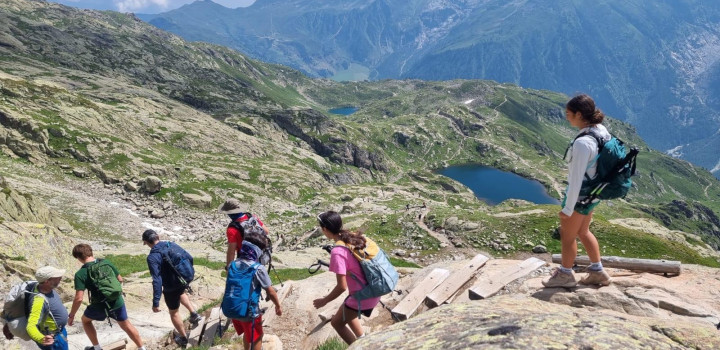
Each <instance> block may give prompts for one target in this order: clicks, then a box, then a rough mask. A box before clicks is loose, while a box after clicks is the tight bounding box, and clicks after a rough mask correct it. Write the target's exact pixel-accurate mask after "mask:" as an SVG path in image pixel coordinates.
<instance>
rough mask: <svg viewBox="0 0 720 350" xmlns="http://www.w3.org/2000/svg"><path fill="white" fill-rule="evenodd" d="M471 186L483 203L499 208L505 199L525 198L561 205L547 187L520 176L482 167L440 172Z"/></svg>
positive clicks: (458, 166) (447, 169)
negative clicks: (499, 204) (548, 191)
mask: <svg viewBox="0 0 720 350" xmlns="http://www.w3.org/2000/svg"><path fill="white" fill-rule="evenodd" d="M438 173H439V174H441V175H444V176H447V177H449V178H452V179H453V180H456V181H458V182H460V183H462V184H463V185H465V186H467V187H469V188H470V189H471V190H472V191H473V193H475V196H476V197H478V198H479V199H480V200H482V201H483V202H485V203H487V204H490V205H496V204H498V203H500V202H502V201H504V200H506V199H510V198H514V199H523V200H526V201H529V202H533V203H535V204H559V203H560V202H559V201H558V200H557V199H555V198H553V197H550V195H548V193H547V191H546V190H545V187H544V186H543V185H542V184H541V183H539V182H537V181H535V180H529V179H526V178H524V177H522V176H520V175H517V174H513V173H510V172H506V171H501V170H498V169H495V168H491V167H487V166H483V165H457V166H451V167H448V168H445V169H441V170H439V171H438Z"/></svg>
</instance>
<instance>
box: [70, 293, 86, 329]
mask: <svg viewBox="0 0 720 350" xmlns="http://www.w3.org/2000/svg"><path fill="white" fill-rule="evenodd" d="M84 295H85V291H84V290H76V291H75V298H73V303H72V307H70V314H69V315H68V325H69V326H72V325H73V322H75V321H74V319H75V314H76V313H77V311H78V309H80V305H81V304H82V301H83V296H84Z"/></svg>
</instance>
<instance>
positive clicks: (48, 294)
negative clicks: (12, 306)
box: [26, 266, 68, 350]
mask: <svg viewBox="0 0 720 350" xmlns="http://www.w3.org/2000/svg"><path fill="white" fill-rule="evenodd" d="M63 275H65V270H62V269H58V268H56V267H52V266H43V267H41V268H39V269H38V270H37V271H35V279H37V282H38V283H37V286H36V287H35V288H34V289H33V292H32V293H29V294H27V298H29V299H28V300H26V301H27V305H29V306H30V313H29V315H28V323H27V328H26V330H27V332H28V335H29V336H30V338H31V339H32V340H34V341H35V343H36V344H37V345H38V347H40V349H43V350H67V349H68V343H67V331H66V330H65V325H66V324H67V321H68V311H67V309H66V308H65V306H64V305H63V303H62V300H61V298H60V295H59V294H58V293H57V291H55V288H57V287H58V286H59V285H60V280H62V277H63Z"/></svg>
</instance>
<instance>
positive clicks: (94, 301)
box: [68, 243, 145, 350]
mask: <svg viewBox="0 0 720 350" xmlns="http://www.w3.org/2000/svg"><path fill="white" fill-rule="evenodd" d="M72 255H73V257H74V258H75V259H77V260H78V261H80V262H81V263H82V264H83V265H82V267H81V268H80V270H78V272H76V273H75V299H74V300H73V304H72V308H71V309H70V315H69V316H68V325H70V326H72V324H73V321H74V318H75V313H76V312H77V311H78V309H79V308H80V304H81V303H82V300H83V295H84V293H85V290H86V289H87V290H88V291H89V292H90V305H88V307H87V308H86V309H85V312H84V313H83V316H82V318H81V321H82V325H83V329H84V330H85V334H87V336H88V338H89V339H90V342H92V345H91V346H87V347H85V350H101V349H102V348H101V347H100V345H99V344H100V342H99V341H98V337H97V331H96V330H95V326H93V324H92V321H104V320H105V319H106V318H112V319H114V320H115V321H117V324H118V325H119V326H120V328H121V329H122V330H123V331H125V333H127V335H128V336H129V337H130V339H131V340H132V341H133V342H134V343H135V345H136V346H137V347H138V350H145V346H143V342H142V339H140V334H139V333H138V331H137V329H135V327H134V326H133V325H132V323H130V320H129V319H128V316H127V310H126V309H125V301H124V300H123V297H122V284H121V283H122V276H120V272H118V269H117V267H115V265H113V264H112V263H111V262H109V261H107V260H105V259H95V257H94V256H93V251H92V247H90V246H89V245H87V244H84V243H83V244H78V245H76V246H75V247H74V248H73V251H72ZM108 322H110V320H108Z"/></svg>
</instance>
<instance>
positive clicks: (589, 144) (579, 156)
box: [562, 124, 611, 216]
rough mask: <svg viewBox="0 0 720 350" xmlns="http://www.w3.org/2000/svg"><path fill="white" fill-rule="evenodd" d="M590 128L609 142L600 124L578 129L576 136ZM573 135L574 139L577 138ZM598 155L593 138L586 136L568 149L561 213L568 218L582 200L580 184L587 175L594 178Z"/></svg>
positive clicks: (607, 134) (608, 137)
mask: <svg viewBox="0 0 720 350" xmlns="http://www.w3.org/2000/svg"><path fill="white" fill-rule="evenodd" d="M590 128H595V130H596V131H597V134H598V135H599V136H600V137H602V139H603V140H605V141H609V140H610V138H611V136H610V133H609V132H608V131H607V129H606V128H605V127H604V126H603V125H602V124H597V125H595V126H590V127H587V128H583V129H580V131H579V132H578V133H577V135H580V134H582V133H584V132H586V131H589V130H590ZM577 135H575V137H577ZM597 155H598V144H597V141H596V140H595V138H594V137H592V136H591V135H586V136H583V137H580V138H578V139H577V140H575V142H573V144H572V145H571V146H570V148H569V149H568V154H567V155H566V159H568V163H569V165H568V177H567V180H568V186H567V189H566V190H565V198H566V199H565V207H564V208H563V209H562V212H563V213H564V214H565V215H567V216H570V215H572V213H573V210H574V209H575V203H577V202H578V201H579V200H582V199H583V198H578V197H579V196H580V188H581V187H582V182H583V180H584V178H585V174H586V173H587V175H588V177H589V178H591V179H592V178H594V177H595V174H596V173H597V162H596V161H595V157H596V156H597Z"/></svg>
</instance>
